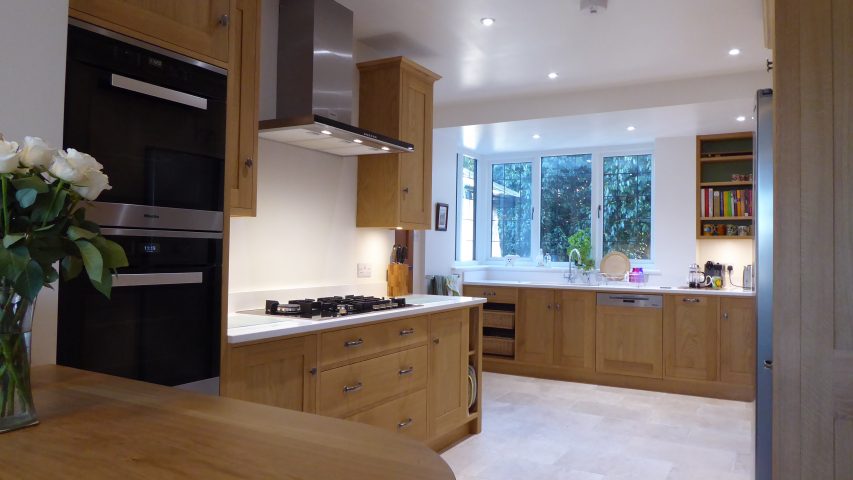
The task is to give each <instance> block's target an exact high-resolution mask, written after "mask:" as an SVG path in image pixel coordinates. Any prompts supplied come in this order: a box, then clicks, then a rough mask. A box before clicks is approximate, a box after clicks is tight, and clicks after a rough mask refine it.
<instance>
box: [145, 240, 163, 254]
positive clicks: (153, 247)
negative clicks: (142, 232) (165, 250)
mask: <svg viewBox="0 0 853 480" xmlns="http://www.w3.org/2000/svg"><path fill="white" fill-rule="evenodd" d="M142 251H143V252H145V253H160V244H159V243H153V242H152V243H143V244H142Z"/></svg>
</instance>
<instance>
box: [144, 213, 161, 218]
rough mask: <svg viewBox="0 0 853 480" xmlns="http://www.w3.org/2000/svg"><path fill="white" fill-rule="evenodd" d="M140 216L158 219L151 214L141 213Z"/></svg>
mask: <svg viewBox="0 0 853 480" xmlns="http://www.w3.org/2000/svg"><path fill="white" fill-rule="evenodd" d="M142 216H143V217H145V218H160V215H154V214H153V213H143V214H142Z"/></svg>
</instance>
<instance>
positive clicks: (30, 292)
mask: <svg viewBox="0 0 853 480" xmlns="http://www.w3.org/2000/svg"><path fill="white" fill-rule="evenodd" d="M42 286H44V271H43V270H42V268H41V265H39V264H38V262H36V261H35V260H30V261H29V262H27V265H26V267H25V268H24V270H23V271H22V272H21V274H20V275H19V276H18V279H17V280H15V291H16V292H18V295H20V296H22V297H24V298H26V299H27V300H30V301H33V300H35V299H36V297H37V296H38V294H39V291H41V287H42Z"/></svg>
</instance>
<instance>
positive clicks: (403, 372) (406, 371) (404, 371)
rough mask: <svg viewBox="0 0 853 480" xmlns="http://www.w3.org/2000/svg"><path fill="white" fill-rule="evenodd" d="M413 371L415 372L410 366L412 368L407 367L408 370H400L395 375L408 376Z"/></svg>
mask: <svg viewBox="0 0 853 480" xmlns="http://www.w3.org/2000/svg"><path fill="white" fill-rule="evenodd" d="M414 371H415V367H414V366H412V367H408V368H401V369H400V371H399V372H397V373H398V374H400V376H401V377H402V376H403V375H409V374H411V373H412V372H414Z"/></svg>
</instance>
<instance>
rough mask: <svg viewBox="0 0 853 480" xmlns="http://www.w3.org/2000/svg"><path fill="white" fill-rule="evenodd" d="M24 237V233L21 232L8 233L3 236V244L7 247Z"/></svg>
mask: <svg viewBox="0 0 853 480" xmlns="http://www.w3.org/2000/svg"><path fill="white" fill-rule="evenodd" d="M24 237H26V235H24V234H23V233H10V234H8V235H6V236H5V237H3V246H4V247H6V248H9V247H11V246H12V245H14V244H16V243H17V242H18V241H19V240H21V239H22V238H24Z"/></svg>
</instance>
